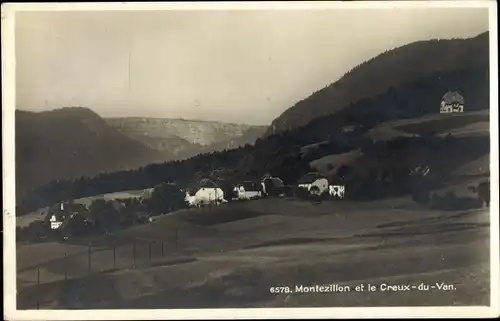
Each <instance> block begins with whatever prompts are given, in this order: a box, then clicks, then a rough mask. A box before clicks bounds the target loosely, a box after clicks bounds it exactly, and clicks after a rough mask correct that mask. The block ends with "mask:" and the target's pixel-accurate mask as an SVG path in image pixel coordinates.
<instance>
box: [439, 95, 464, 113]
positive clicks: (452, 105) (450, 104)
mask: <svg viewBox="0 0 500 321" xmlns="http://www.w3.org/2000/svg"><path fill="white" fill-rule="evenodd" d="M463 111H464V97H463V96H462V95H460V94H459V93H458V92H456V91H449V92H447V93H446V94H444V95H443V97H442V98H441V107H440V109H439V112H440V113H441V114H447V113H462V112H463Z"/></svg>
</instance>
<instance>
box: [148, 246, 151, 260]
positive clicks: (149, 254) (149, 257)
mask: <svg viewBox="0 0 500 321" xmlns="http://www.w3.org/2000/svg"><path fill="white" fill-rule="evenodd" d="M148 246H149V261H150V262H151V242H149V243H148Z"/></svg>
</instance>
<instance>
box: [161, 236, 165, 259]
mask: <svg viewBox="0 0 500 321" xmlns="http://www.w3.org/2000/svg"><path fill="white" fill-rule="evenodd" d="M163 242H164V241H163V239H161V257H163Z"/></svg>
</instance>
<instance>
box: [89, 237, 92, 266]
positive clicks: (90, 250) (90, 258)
mask: <svg viewBox="0 0 500 321" xmlns="http://www.w3.org/2000/svg"><path fill="white" fill-rule="evenodd" d="M91 270H92V244H91V243H90V242H89V274H90V271H91Z"/></svg>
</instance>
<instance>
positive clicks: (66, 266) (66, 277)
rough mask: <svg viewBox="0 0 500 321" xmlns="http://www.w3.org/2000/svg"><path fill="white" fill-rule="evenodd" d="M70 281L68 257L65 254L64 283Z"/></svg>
mask: <svg viewBox="0 0 500 321" xmlns="http://www.w3.org/2000/svg"><path fill="white" fill-rule="evenodd" d="M67 280H68V255H67V254H66V253H64V281H67Z"/></svg>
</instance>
